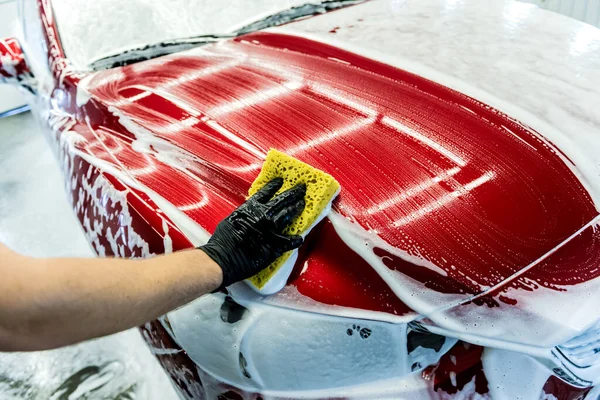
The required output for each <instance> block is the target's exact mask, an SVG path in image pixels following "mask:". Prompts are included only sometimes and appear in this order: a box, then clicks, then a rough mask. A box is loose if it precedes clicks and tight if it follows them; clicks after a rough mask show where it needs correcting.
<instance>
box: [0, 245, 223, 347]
mask: <svg viewBox="0 0 600 400" xmlns="http://www.w3.org/2000/svg"><path fill="white" fill-rule="evenodd" d="M9 268H10V267H9ZM13 268H14V271H12V272H14V273H13V274H12V276H13V279H11V282H12V284H13V285H12V287H11V288H8V289H7V290H8V291H9V292H10V293H4V294H3V295H0V296H1V297H2V299H3V301H4V300H5V299H6V301H8V302H9V304H5V305H3V306H2V307H1V308H2V310H0V314H1V315H0V346H2V347H4V350H11V348H6V347H7V346H11V347H13V348H12V350H40V349H45V348H53V347H58V346H63V345H68V344H72V343H76V342H79V341H82V340H86V339H91V338H94V337H98V336H103V335H107V334H111V333H114V332H118V331H122V330H124V329H128V328H131V327H134V326H137V325H141V324H143V323H145V322H147V321H149V320H152V319H154V318H156V317H158V316H160V315H162V314H164V313H166V312H168V311H170V310H172V309H174V308H177V307H179V306H181V305H184V304H186V303H188V302H190V301H191V300H193V299H195V298H197V297H199V296H201V295H203V294H206V293H208V292H210V291H212V290H214V289H215V288H217V287H218V286H219V285H220V284H221V279H222V273H221V269H220V268H219V266H218V265H217V264H215V263H214V262H213V261H212V260H211V259H210V258H209V257H208V256H206V255H205V254H204V253H203V252H202V251H199V250H190V251H184V252H179V253H174V254H170V255H167V256H160V257H155V258H151V259H147V260H138V261H134V260H123V259H31V258H26V257H19V258H18V261H16V262H15V263H13ZM9 273H10V271H9ZM15 277H16V279H15ZM2 327H4V331H8V332H9V333H10V334H11V335H10V336H11V340H10V343H2ZM5 335H6V333H5Z"/></svg>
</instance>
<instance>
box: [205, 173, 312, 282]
mask: <svg viewBox="0 0 600 400" xmlns="http://www.w3.org/2000/svg"><path fill="white" fill-rule="evenodd" d="M282 185H283V179H281V178H275V179H273V180H272V181H270V182H269V183H267V184H266V185H265V186H264V187H263V188H262V189H261V190H259V191H258V192H257V193H256V194H255V195H254V196H252V197H251V198H250V199H248V200H247V201H246V202H245V203H244V204H242V205H241V206H240V207H239V208H237V209H236V210H235V211H234V212H233V213H232V214H231V215H230V216H229V217H227V218H225V219H224V220H223V221H221V222H220V223H219V225H217V229H216V230H215V233H214V234H213V236H212V237H211V238H210V240H209V241H208V243H207V244H206V245H204V246H201V247H199V249H200V250H203V251H204V252H205V253H206V254H207V255H208V256H209V257H210V258H212V259H213V260H214V261H215V262H216V263H217V264H218V265H219V266H220V267H221V269H222V270H223V283H222V284H221V287H222V288H223V287H227V286H229V285H231V284H232V283H235V282H238V281H241V280H244V279H247V278H250V277H251V276H253V275H256V274H257V273H258V272H260V271H262V270H263V269H265V268H267V267H268V266H269V265H270V264H271V263H272V262H273V261H275V260H276V259H277V258H278V257H280V256H281V255H283V254H284V253H285V252H287V251H290V250H293V249H296V248H298V247H300V245H301V244H302V241H303V240H302V237H301V236H287V235H284V234H283V230H284V229H285V228H286V227H287V226H288V225H289V224H290V223H291V222H292V221H293V220H294V218H296V217H297V216H298V215H300V213H301V212H302V210H304V206H305V203H304V196H305V195H306V185H304V184H300V185H297V186H295V187H293V188H292V189H290V190H288V191H285V192H283V193H281V194H279V195H278V196H276V197H275V198H273V196H274V195H275V193H277V191H278V190H279V189H280V188H281V186H282Z"/></svg>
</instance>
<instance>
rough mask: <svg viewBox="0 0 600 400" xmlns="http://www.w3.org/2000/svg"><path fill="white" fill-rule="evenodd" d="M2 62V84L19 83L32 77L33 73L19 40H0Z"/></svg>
mask: <svg viewBox="0 0 600 400" xmlns="http://www.w3.org/2000/svg"><path fill="white" fill-rule="evenodd" d="M0 61H1V62H0V82H5V83H19V82H20V81H22V80H23V79H25V78H30V77H31V71H30V70H29V66H28V65H27V63H26V62H25V55H24V54H23V50H22V49H21V46H20V45H19V42H18V41H17V39H14V38H6V39H1V38H0Z"/></svg>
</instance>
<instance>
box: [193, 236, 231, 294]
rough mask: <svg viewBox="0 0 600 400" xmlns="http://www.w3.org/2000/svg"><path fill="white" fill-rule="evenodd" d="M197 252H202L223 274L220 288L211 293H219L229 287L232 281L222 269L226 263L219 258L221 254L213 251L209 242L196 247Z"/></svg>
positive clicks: (224, 269) (225, 270) (215, 250)
mask: <svg viewBox="0 0 600 400" xmlns="http://www.w3.org/2000/svg"><path fill="white" fill-rule="evenodd" d="M198 250H202V251H203V252H204V253H205V254H206V255H207V256H209V257H210V258H211V259H212V260H213V261H214V262H215V263H217V265H218V266H219V267H220V268H221V271H222V272H223V281H222V283H221V286H219V287H218V288H217V289H215V290H214V291H213V292H212V293H216V292H220V291H222V290H224V289H225V288H226V287H227V286H229V285H231V284H232V283H233V281H232V279H231V276H229V272H228V270H227V268H224V265H227V263H226V261H225V260H223V258H222V257H221V253H220V252H219V251H218V250H217V249H215V248H214V247H213V246H212V245H211V243H210V242H209V243H207V244H205V245H203V246H200V247H198Z"/></svg>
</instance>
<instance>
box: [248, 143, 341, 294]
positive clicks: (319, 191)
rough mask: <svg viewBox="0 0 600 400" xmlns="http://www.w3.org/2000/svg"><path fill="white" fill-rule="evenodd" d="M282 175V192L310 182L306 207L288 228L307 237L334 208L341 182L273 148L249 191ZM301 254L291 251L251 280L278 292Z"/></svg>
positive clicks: (261, 289) (262, 291) (266, 290)
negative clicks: (333, 204) (333, 202)
mask: <svg viewBox="0 0 600 400" xmlns="http://www.w3.org/2000/svg"><path fill="white" fill-rule="evenodd" d="M278 177H281V178H283V179H284V183H283V186H282V188H281V189H280V190H279V193H280V192H283V191H285V190H288V189H291V188H292V187H293V186H295V185H297V184H299V183H304V184H306V197H305V201H306V207H305V208H304V211H303V212H302V213H301V214H300V215H299V216H298V218H296V219H295V220H294V221H293V222H292V224H291V225H290V226H288V227H287V228H286V230H285V231H284V233H285V234H288V235H301V236H302V237H306V235H307V234H308V233H309V232H310V231H311V230H312V229H313V228H314V227H315V226H316V225H317V224H318V223H319V222H320V221H321V220H323V218H325V217H326V216H327V214H328V213H329V211H330V210H331V203H332V201H333V200H334V199H335V197H336V196H337V195H338V193H339V192H340V184H339V183H338V182H337V181H336V180H335V179H334V178H333V177H332V176H331V175H329V174H327V173H325V172H323V171H320V170H318V169H316V168H313V167H311V166H310V165H308V164H305V163H303V162H301V161H299V160H296V159H295V158H293V157H290V156H288V155H286V154H284V153H282V152H280V151H277V150H274V149H271V150H270V151H269V153H268V154H267V159H266V160H265V163H264V164H263V168H262V170H261V172H260V174H259V175H258V177H257V178H256V180H255V181H254V183H253V184H252V186H251V187H250V190H249V193H248V194H249V195H250V196H252V195H253V194H255V193H256V192H257V191H258V190H260V188H262V187H263V186H264V185H265V184H266V183H268V182H269V181H271V180H272V179H273V178H278ZM297 258H298V250H293V251H290V252H287V253H285V254H284V255H282V256H281V257H279V258H278V259H277V260H275V261H274V262H273V263H272V264H271V265H269V266H268V267H267V268H266V269H264V270H263V271H261V272H259V273H258V274H256V275H255V276H253V277H251V278H250V279H248V280H247V282H248V283H249V284H250V286H251V287H252V288H254V289H255V290H256V291H257V292H259V293H260V294H263V295H269V294H273V293H276V292H278V291H279V290H281V289H282V288H283V287H284V286H285V284H286V282H287V280H288V278H289V276H290V274H291V273H292V270H293V268H294V264H295V262H296V260H297Z"/></svg>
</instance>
